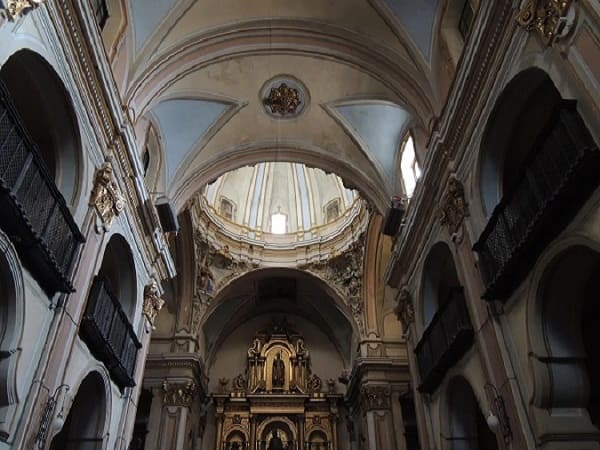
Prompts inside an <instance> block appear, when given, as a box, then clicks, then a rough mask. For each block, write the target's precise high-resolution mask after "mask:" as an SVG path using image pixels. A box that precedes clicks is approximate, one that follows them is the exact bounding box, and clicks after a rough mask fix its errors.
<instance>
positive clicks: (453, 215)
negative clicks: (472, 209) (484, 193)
mask: <svg viewBox="0 0 600 450" xmlns="http://www.w3.org/2000/svg"><path fill="white" fill-rule="evenodd" d="M468 216H469V209H468V205H467V201H466V200H465V189H464V187H463V185H462V183H461V182H460V180H459V179H458V178H456V177H455V176H451V177H450V179H449V180H448V190H447V192H446V195H444V198H443V199H442V203H441V206H440V209H439V210H438V218H439V221H440V224H441V225H442V226H445V227H447V228H448V231H449V232H450V234H454V233H457V232H458V231H459V230H460V227H461V225H462V223H463V221H464V219H465V217H468Z"/></svg>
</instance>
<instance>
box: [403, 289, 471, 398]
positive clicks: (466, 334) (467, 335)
mask: <svg viewBox="0 0 600 450" xmlns="http://www.w3.org/2000/svg"><path fill="white" fill-rule="evenodd" d="M472 343H473V326H472V325H471V320H470V318H469V312H468V311H467V305H466V303H465V297H464V295H463V292H462V288H460V289H456V290H455V291H453V292H452V295H451V296H450V297H449V300H448V301H447V302H446V303H445V304H444V305H443V306H442V307H441V308H440V309H439V310H438V311H437V312H436V313H435V315H434V316H433V318H432V319H431V322H430V323H429V325H428V326H427V329H426V330H425V332H424V333H423V337H422V338H421V340H420V341H419V343H418V344H417V346H416V348H415V353H416V356H417V363H418V365H419V371H420V373H421V385H420V386H419V387H418V390H419V392H426V393H432V392H433V391H434V390H435V389H436V388H437V387H438V386H439V385H440V383H441V382H442V380H443V379H444V376H445V375H446V372H447V371H448V369H450V368H451V367H452V366H453V365H454V364H455V363H456V362H457V361H458V360H459V359H460V358H462V356H463V355H464V354H465V353H466V352H467V350H469V348H471V345H472Z"/></svg>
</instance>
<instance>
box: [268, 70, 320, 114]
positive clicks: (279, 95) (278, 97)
mask: <svg viewBox="0 0 600 450" xmlns="http://www.w3.org/2000/svg"><path fill="white" fill-rule="evenodd" d="M260 98H261V100H262V103H263V106H264V108H265V112H266V113H267V114H269V115H270V116H272V117H275V118H277V119H289V118H293V117H296V116H298V115H299V114H300V113H301V112H302V111H303V110H304V108H305V106H306V103H307V101H308V96H307V95H306V88H305V87H304V86H303V85H302V83H300V82H299V81H298V80H296V79H294V78H292V77H286V76H279V77H275V78H273V79H271V80H270V81H268V82H267V83H265V85H264V86H263V88H262V89H261V92H260Z"/></svg>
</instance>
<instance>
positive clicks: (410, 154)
mask: <svg viewBox="0 0 600 450" xmlns="http://www.w3.org/2000/svg"><path fill="white" fill-rule="evenodd" d="M400 170H402V179H403V181H404V188H405V189H406V195H407V196H408V198H410V197H412V195H413V193H414V192H415V186H416V185H417V180H418V179H419V177H420V176H421V168H420V167H419V163H418V162H417V157H416V155H415V144H414V142H413V139H412V137H411V136H409V137H408V139H407V140H406V144H404V150H403V151H402V160H401V161H400Z"/></svg>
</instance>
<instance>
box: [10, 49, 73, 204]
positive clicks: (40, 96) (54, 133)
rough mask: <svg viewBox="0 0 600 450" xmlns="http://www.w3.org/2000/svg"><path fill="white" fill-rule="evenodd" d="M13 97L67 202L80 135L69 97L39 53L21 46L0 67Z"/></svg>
mask: <svg viewBox="0 0 600 450" xmlns="http://www.w3.org/2000/svg"><path fill="white" fill-rule="evenodd" d="M0 82H2V83H3V84H4V85H5V86H6V88H7V89H8V92H9V94H10V97H11V98H12V100H13V102H14V104H15V107H16V109H17V112H18V113H19V115H20V116H21V119H22V120H23V122H24V126H25V128H26V131H27V132H28V133H29V135H30V136H31V138H32V140H33V141H34V143H35V144H37V147H38V150H39V152H40V154H41V156H42V159H43V161H44V162H45V163H46V167H47V169H48V174H49V175H50V177H51V178H52V179H53V180H54V182H55V184H56V186H57V187H58V189H59V191H60V192H61V194H62V195H63V197H64V198H65V200H66V202H67V204H68V205H69V206H71V207H73V206H74V205H75V204H76V200H77V194H78V193H79V192H78V190H79V181H80V180H79V172H80V170H79V160H80V157H79V154H80V148H81V143H80V137H79V131H78V124H77V120H76V115H75V112H74V110H73V105H72V103H71V98H70V96H69V93H68V91H67V90H66V88H65V86H64V84H63V82H62V81H61V79H60V77H59V76H58V75H57V74H56V72H55V71H54V69H53V68H52V67H51V66H50V64H48V63H47V62H46V61H45V60H44V59H43V58H42V57H41V56H39V55H38V54H36V53H34V52H32V51H30V50H20V51H18V52H16V53H15V54H13V55H12V56H11V57H10V58H8V60H7V61H6V63H5V64H4V65H3V66H2V69H0Z"/></svg>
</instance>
